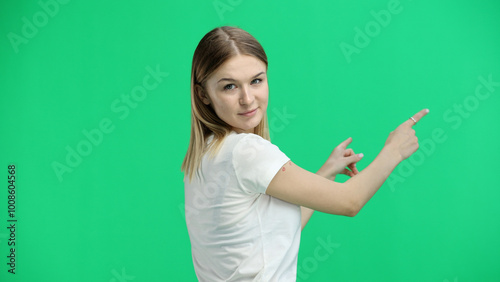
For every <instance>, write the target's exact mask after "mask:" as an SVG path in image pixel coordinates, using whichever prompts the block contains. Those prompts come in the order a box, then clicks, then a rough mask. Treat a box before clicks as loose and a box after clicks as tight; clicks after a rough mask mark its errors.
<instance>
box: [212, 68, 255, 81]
mask: <svg viewBox="0 0 500 282" xmlns="http://www.w3.org/2000/svg"><path fill="white" fill-rule="evenodd" d="M264 73H265V72H263V71H261V72H259V73H258V74H256V75H254V76H253V77H252V78H256V77H257V76H259V75H261V74H264ZM221 81H236V80H235V79H232V78H221V79H219V81H217V83H219V82H221Z"/></svg>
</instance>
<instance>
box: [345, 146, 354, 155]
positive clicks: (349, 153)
mask: <svg viewBox="0 0 500 282" xmlns="http://www.w3.org/2000/svg"><path fill="white" fill-rule="evenodd" d="M352 155H354V151H353V150H352V149H350V148H349V149H346V150H345V151H344V157H349V156H352Z"/></svg>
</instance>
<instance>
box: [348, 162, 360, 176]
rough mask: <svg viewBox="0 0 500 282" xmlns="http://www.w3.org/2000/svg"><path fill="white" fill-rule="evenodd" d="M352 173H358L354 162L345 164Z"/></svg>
mask: <svg viewBox="0 0 500 282" xmlns="http://www.w3.org/2000/svg"><path fill="white" fill-rule="evenodd" d="M347 167H348V168H349V169H350V170H351V171H352V173H353V174H354V175H356V174H358V173H359V171H358V168H357V167H356V163H352V164H350V165H348V166H347Z"/></svg>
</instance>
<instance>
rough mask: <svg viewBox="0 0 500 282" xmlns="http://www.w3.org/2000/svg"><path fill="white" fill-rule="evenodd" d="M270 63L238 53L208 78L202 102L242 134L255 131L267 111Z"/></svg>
mask: <svg viewBox="0 0 500 282" xmlns="http://www.w3.org/2000/svg"><path fill="white" fill-rule="evenodd" d="M266 71H267V69H266V65H265V64H264V63H263V62H262V61H261V60H259V59H257V58H255V57H252V56H247V55H237V56H234V57H232V58H230V59H229V60H227V61H226V62H225V63H224V64H222V65H221V66H220V67H219V68H218V69H217V70H216V71H215V72H214V73H213V74H212V75H211V76H210V77H209V78H208V80H207V82H206V85H205V89H206V91H207V92H208V95H206V94H207V93H205V95H204V96H203V94H202V101H203V103H205V104H206V105H209V104H210V105H212V107H213V108H214V110H215V113H216V114H217V116H218V117H219V118H220V119H222V120H223V121H225V122H226V123H227V124H229V125H231V126H232V127H233V129H234V130H235V131H236V132H238V133H254V128H255V127H256V126H257V125H258V124H259V123H260V121H261V120H262V118H263V117H264V114H265V112H266V110H267V101H268V96H269V87H268V84H267V74H266Z"/></svg>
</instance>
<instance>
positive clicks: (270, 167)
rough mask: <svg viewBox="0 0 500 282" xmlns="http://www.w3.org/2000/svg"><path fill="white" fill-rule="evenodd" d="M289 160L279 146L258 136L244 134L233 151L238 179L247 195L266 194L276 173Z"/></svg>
mask: <svg viewBox="0 0 500 282" xmlns="http://www.w3.org/2000/svg"><path fill="white" fill-rule="evenodd" d="M289 160H290V158H288V157H287V156H286V155H285V154H284V153H283V152H281V150H280V149H279V148H278V146H276V145H273V144H271V142H269V141H267V140H266V139H264V138H262V137H260V136H259V135H256V134H244V137H242V138H241V139H240V140H239V141H238V142H237V143H236V145H235V146H234V149H233V160H232V161H233V166H234V171H235V174H236V178H237V180H238V183H239V185H240V186H241V188H242V189H243V191H245V192H247V193H262V194H264V193H265V192H266V190H267V187H268V186H269V183H270V182H271V180H273V178H274V176H275V175H276V173H277V172H278V171H279V170H280V169H281V167H282V166H283V165H284V164H285V163H286V162H288V161H289Z"/></svg>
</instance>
